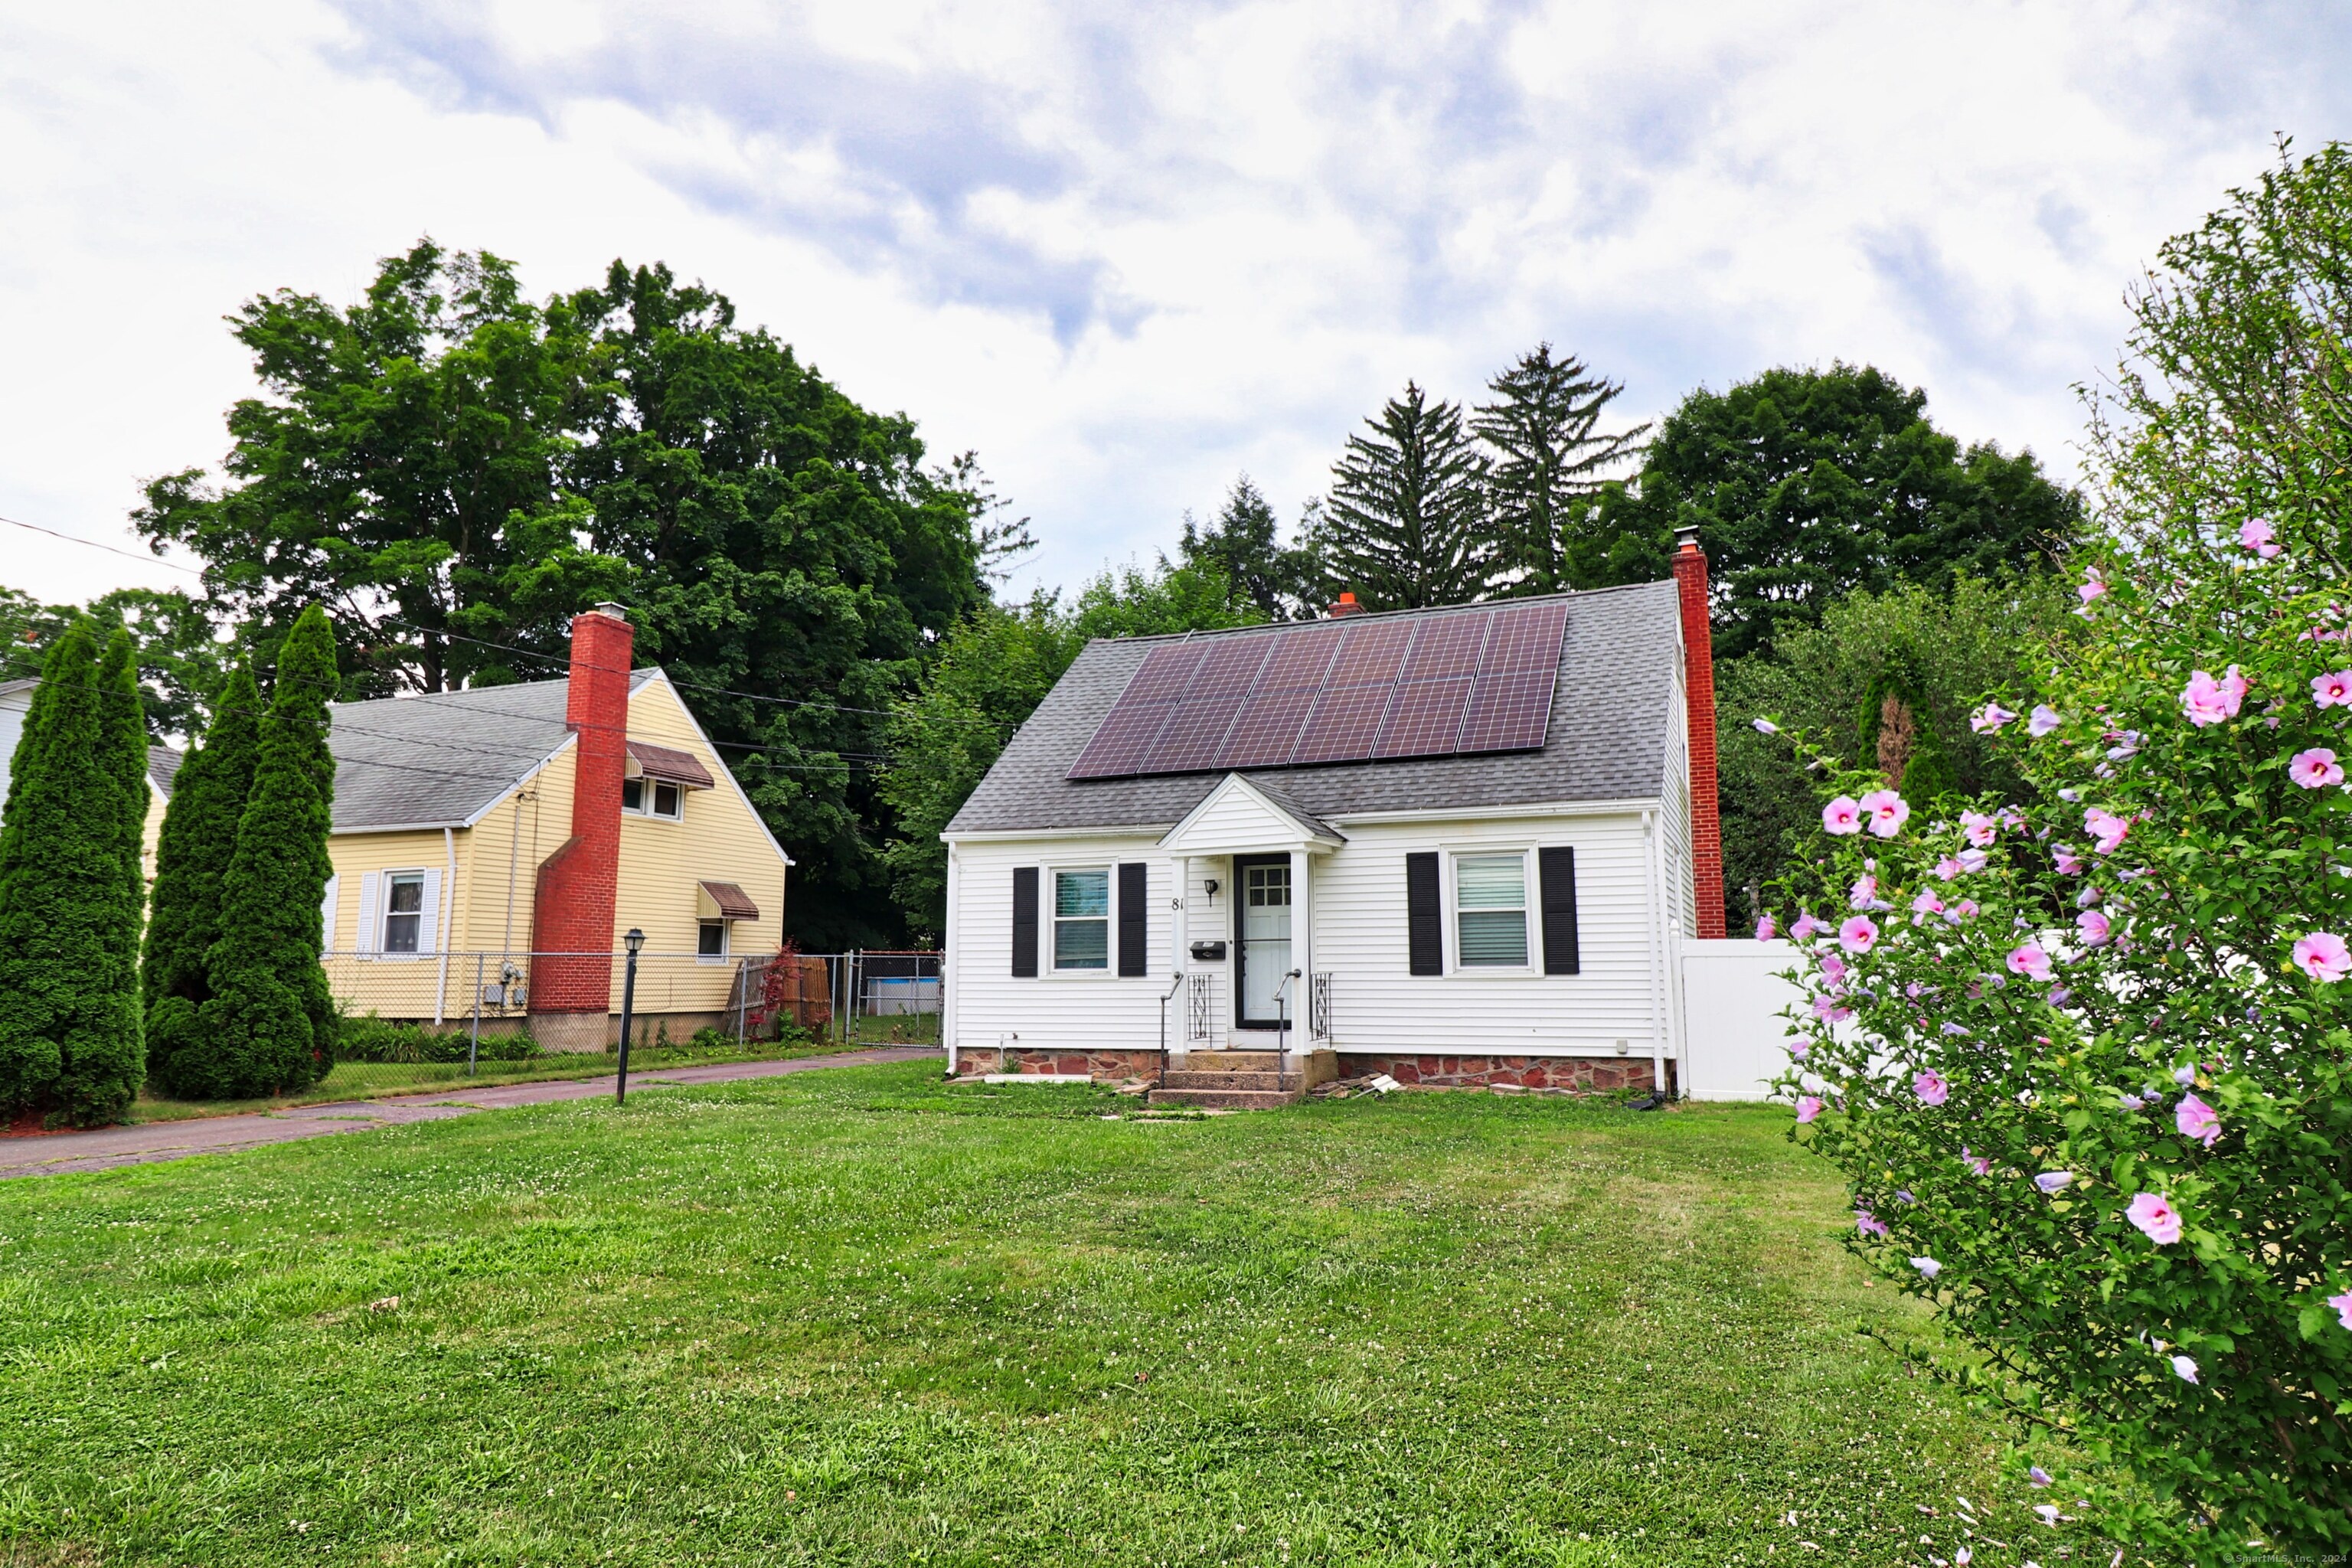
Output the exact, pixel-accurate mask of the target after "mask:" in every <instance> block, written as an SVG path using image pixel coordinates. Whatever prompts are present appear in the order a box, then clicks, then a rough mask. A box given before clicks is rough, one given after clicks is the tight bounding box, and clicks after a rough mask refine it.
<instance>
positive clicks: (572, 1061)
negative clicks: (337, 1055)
mask: <svg viewBox="0 0 2352 1568" xmlns="http://www.w3.org/2000/svg"><path fill="white" fill-rule="evenodd" d="M877 1043H887V1042H869V1041H864V1040H860V1041H856V1042H850V1043H843V1042H839V1041H821V1042H818V1043H816V1044H813V1045H796V1046H781V1045H776V1044H774V1043H772V1042H768V1043H762V1042H760V1041H753V1042H752V1043H751V1044H750V1045H749V1046H745V1047H740V1048H736V1049H731V1050H716V1051H698V1050H695V1049H693V1048H692V1047H687V1046H656V1047H647V1046H631V1047H629V1076H630V1078H631V1079H635V1077H636V1075H637V1074H638V1073H640V1072H660V1071H663V1070H665V1069H668V1068H688V1067H709V1066H712V1065H714V1064H716V1063H720V1062H766V1061H783V1060H788V1059H790V1058H796V1057H814V1056H826V1055H830V1054H832V1053H834V1052H836V1051H847V1050H863V1049H866V1048H867V1047H868V1046H869V1045H871V1044H877ZM619 1061H620V1057H619V1055H618V1053H616V1052H609V1051H558V1052H551V1053H550V1054H548V1055H546V1056H541V1057H533V1058H530V1060H528V1061H520V1062H494V1061H489V1060H483V1061H480V1062H478V1063H476V1064H475V1068H476V1070H475V1071H473V1072H471V1073H468V1072H467V1070H466V1064H465V1063H463V1062H337V1063H336V1064H335V1068H334V1070H333V1071H332V1072H331V1073H329V1074H328V1075H327V1076H326V1077H325V1078H324V1079H321V1080H320V1082H318V1083H315V1084H313V1085H311V1086H310V1088H309V1089H303V1090H302V1091H300V1092H299V1093H298V1094H285V1095H275V1096H271V1097H269V1098H268V1099H263V1100H166V1099H165V1098H163V1096H162V1095H160V1094H157V1093H156V1092H155V1091H154V1089H153V1088H152V1086H151V1087H150V1088H149V1089H148V1090H147V1092H146V1093H144V1094H142V1095H141V1096H140V1098H139V1099H138V1100H134V1101H132V1103H131V1115H130V1117H129V1118H128V1120H130V1121H187V1120H189V1119H190V1118H192V1117H198V1116H234V1115H236V1114H237V1113H239V1112H241V1111H247V1110H286V1109H288V1108H289V1107H290V1106H297V1105H327V1104H331V1103H332V1102H334V1101H336V1100H377V1099H381V1098H383V1096H385V1095H388V1094H418V1093H424V1092H428V1091H430V1090H433V1089H461V1088H462V1089H483V1088H487V1087H489V1086H491V1085H494V1084H502V1083H536V1082H540V1081H542V1080H547V1079H583V1078H603V1077H604V1075H605V1074H607V1073H610V1072H612V1071H614V1069H615V1068H617V1066H618V1064H619Z"/></svg>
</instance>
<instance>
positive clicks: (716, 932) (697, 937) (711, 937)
mask: <svg viewBox="0 0 2352 1568" xmlns="http://www.w3.org/2000/svg"><path fill="white" fill-rule="evenodd" d="M729 923H730V922H729V921H698V922H697V924H696V926H695V932H694V956H695V957H696V959H698V961H700V962H701V963H725V962H726V961H727V927H728V925H729Z"/></svg>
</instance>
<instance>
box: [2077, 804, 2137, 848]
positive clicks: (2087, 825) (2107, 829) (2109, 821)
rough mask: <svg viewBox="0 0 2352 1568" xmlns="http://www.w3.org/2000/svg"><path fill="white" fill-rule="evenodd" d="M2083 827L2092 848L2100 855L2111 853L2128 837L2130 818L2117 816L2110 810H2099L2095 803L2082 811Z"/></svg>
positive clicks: (2120, 846) (2129, 833) (2121, 845)
mask: <svg viewBox="0 0 2352 1568" xmlns="http://www.w3.org/2000/svg"><path fill="white" fill-rule="evenodd" d="M2083 828H2084V831H2085V832H2087V833H2088V834H2090V836H2091V847H2092V848H2094V849H2095V850H2097V851H2098V852H2099V853H2100V854H2102V855H2112V854H2114V853H2115V852H2116V850H2118V849H2120V848H2122V847H2123V843H2124V840H2125V839H2126V837H2130V835H2131V820H2130V819H2129V818H2128V817H2122V816H2116V814H2115V813H2114V812H2112V811H2101V810H2100V809H2099V808H2098V807H2097V806H2093V807H2091V809H2090V810H2088V811H2086V812H2084V813H2083Z"/></svg>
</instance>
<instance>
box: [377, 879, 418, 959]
mask: <svg viewBox="0 0 2352 1568" xmlns="http://www.w3.org/2000/svg"><path fill="white" fill-rule="evenodd" d="M424 934H425V873H424V872H422V871H391V872H387V873H386V874H385V876H384V879H383V951H384V952H390V953H401V952H416V951H418V949H417V945H416V944H417V940H418V939H419V938H420V937H422V936H423V935H424Z"/></svg>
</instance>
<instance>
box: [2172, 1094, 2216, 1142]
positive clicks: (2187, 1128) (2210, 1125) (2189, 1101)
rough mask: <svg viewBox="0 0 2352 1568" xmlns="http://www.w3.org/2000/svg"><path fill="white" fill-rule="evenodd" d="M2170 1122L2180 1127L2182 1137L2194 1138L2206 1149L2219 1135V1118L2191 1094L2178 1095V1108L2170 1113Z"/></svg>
mask: <svg viewBox="0 0 2352 1568" xmlns="http://www.w3.org/2000/svg"><path fill="white" fill-rule="evenodd" d="M2172 1124H2173V1125H2174V1126H2175V1127H2178V1128H2179V1129H2180V1135H2181V1136H2182V1137H2183V1138H2194V1139H2196V1140H2197V1141H2198V1142H2200V1143H2202V1144H2204V1145H2205V1147H2207V1148H2208V1149H2210V1148H2211V1147H2212V1146H2213V1144H2214V1142H2216V1141H2217V1140H2218V1139H2220V1137H2221V1117H2220V1116H2219V1115H2218V1114H2216V1113H2215V1111H2214V1110H2213V1108H2212V1107H2211V1106H2210V1105H2208V1104H2206V1103H2205V1102H2204V1101H2203V1100H2200V1099H2198V1098H2197V1097H2196V1096H2195V1095H2193V1094H2184V1095H2182V1096H2181V1097H2180V1105H2179V1109H2178V1110H2175V1111H2174V1112H2173V1113H2172Z"/></svg>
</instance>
